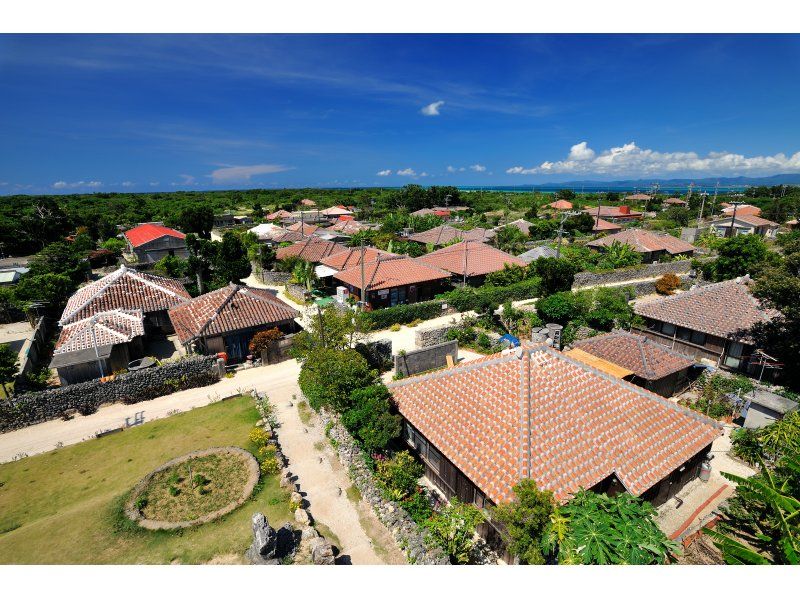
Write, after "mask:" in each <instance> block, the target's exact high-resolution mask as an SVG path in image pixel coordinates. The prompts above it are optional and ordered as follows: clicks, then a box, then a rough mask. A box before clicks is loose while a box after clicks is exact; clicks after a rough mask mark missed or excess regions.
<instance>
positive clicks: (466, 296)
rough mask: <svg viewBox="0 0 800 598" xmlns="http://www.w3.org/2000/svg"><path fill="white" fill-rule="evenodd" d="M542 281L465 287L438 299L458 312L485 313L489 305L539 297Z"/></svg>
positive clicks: (536, 278) (534, 278)
mask: <svg viewBox="0 0 800 598" xmlns="http://www.w3.org/2000/svg"><path fill="white" fill-rule="evenodd" d="M540 288H541V279H540V278H538V277H532V278H527V279H525V280H523V281H521V282H517V283H514V284H510V285H507V286H502V287H496V286H492V285H484V286H482V287H480V288H477V289H475V288H472V287H463V288H460V289H454V290H452V291H448V292H447V293H444V294H442V295H439V296H438V297H437V298H438V299H442V300H443V301H445V302H447V303H448V304H450V305H452V306H453V307H454V308H455V309H457V310H458V311H462V312H463V311H469V310H475V311H477V312H479V313H484V312H485V311H486V307H487V306H488V305H501V304H503V303H505V302H506V301H519V300H522V299H533V298H534V297H537V296H538V295H539V291H540Z"/></svg>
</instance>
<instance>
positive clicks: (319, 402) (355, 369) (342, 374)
mask: <svg viewBox="0 0 800 598" xmlns="http://www.w3.org/2000/svg"><path fill="white" fill-rule="evenodd" d="M377 377H378V376H377V372H376V371H374V370H371V369H370V367H369V364H368V363H367V360H366V359H364V357H362V356H361V354H360V353H359V352H358V351H356V350H355V349H345V350H336V349H318V350H316V351H312V352H311V353H309V354H308V356H307V357H306V359H305V361H304V362H303V365H302V367H301V368H300V377H299V379H298V382H299V384H300V390H302V391H303V394H304V395H305V396H306V398H307V399H308V402H309V404H310V405H311V406H312V407H313V408H314V409H320V408H321V407H330V408H331V409H333V410H334V411H336V412H338V413H342V412H344V411H345V410H347V409H349V408H350V407H351V406H352V402H351V398H350V397H351V394H352V393H353V391H355V390H356V389H359V388H364V387H367V386H371V385H372V384H374V383H375V381H376V380H377Z"/></svg>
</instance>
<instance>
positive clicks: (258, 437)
mask: <svg viewBox="0 0 800 598" xmlns="http://www.w3.org/2000/svg"><path fill="white" fill-rule="evenodd" d="M248 438H249V439H250V442H252V443H253V444H255V445H256V446H257V447H258V448H261V447H263V446H264V445H266V444H267V443H268V442H269V441H270V439H271V438H272V434H270V433H269V432H267V431H266V430H264V429H263V428H253V429H252V430H250V434H249V436H248Z"/></svg>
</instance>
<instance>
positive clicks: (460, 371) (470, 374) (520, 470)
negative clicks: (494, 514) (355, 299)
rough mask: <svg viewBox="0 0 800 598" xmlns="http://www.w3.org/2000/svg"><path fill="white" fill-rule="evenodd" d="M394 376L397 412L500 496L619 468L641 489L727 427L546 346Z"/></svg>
mask: <svg viewBox="0 0 800 598" xmlns="http://www.w3.org/2000/svg"><path fill="white" fill-rule="evenodd" d="M520 353H521V356H517V354H516V353H509V354H497V355H491V356H488V357H485V358H482V359H477V360H475V361H471V362H467V363H463V364H459V365H457V366H455V367H453V368H450V369H447V370H442V371H439V372H435V373H431V374H427V375H422V376H417V377H412V378H407V379H405V380H401V381H398V382H393V383H391V384H389V388H390V390H391V392H392V394H393V396H394V399H395V401H396V403H397V405H398V408H399V410H400V413H401V414H402V415H403V417H405V418H406V419H407V420H408V421H409V422H410V423H411V424H412V425H413V426H414V427H415V428H417V429H418V430H419V431H420V432H421V433H422V434H423V435H425V436H426V437H427V438H428V440H429V441H430V442H431V443H432V444H433V445H434V446H436V447H437V448H438V449H439V450H440V451H441V452H442V454H444V455H445V456H446V457H447V458H448V459H450V461H452V462H453V464H454V465H455V466H456V467H457V468H458V469H459V470H461V471H462V472H463V473H464V474H465V475H466V476H467V477H468V478H469V479H470V480H472V482H473V483H475V484H476V485H477V486H478V487H479V488H480V489H481V490H482V491H484V492H485V493H486V495H487V496H488V497H489V498H490V499H491V500H492V501H494V502H502V501H509V500H512V499H513V491H512V487H513V486H514V485H515V484H516V483H517V482H519V480H520V479H523V478H527V477H530V478H533V479H534V480H535V481H536V483H537V485H538V486H539V487H540V488H544V489H547V490H551V491H553V493H554V495H555V497H556V498H557V499H558V500H561V501H564V500H567V499H568V498H569V496H570V495H571V494H573V493H574V492H576V491H577V490H578V489H579V488H582V487H583V488H590V487H592V486H594V485H595V484H597V483H598V482H600V481H602V480H604V479H605V478H607V477H608V476H610V475H611V474H615V475H616V476H617V477H618V478H619V479H620V481H621V482H622V483H623V484H624V486H625V488H626V489H627V490H628V491H629V492H630V493H631V494H633V495H635V496H639V495H640V494H642V493H643V492H645V491H646V490H648V489H649V488H650V487H652V486H653V485H655V484H656V483H658V482H659V481H660V480H661V479H663V478H665V477H666V476H668V475H669V474H670V473H671V472H672V471H673V470H675V469H676V468H678V467H680V466H681V465H682V464H683V463H685V462H686V461H687V460H689V459H690V458H692V457H693V456H694V455H695V454H697V453H698V452H699V451H701V450H703V449H704V448H705V447H706V446H708V445H709V444H711V442H713V441H714V439H715V438H717V437H718V436H719V435H720V434H721V433H722V430H721V427H720V426H719V424H717V423H716V422H714V421H712V420H709V419H707V418H705V417H703V416H701V415H699V414H697V413H694V412H692V411H689V410H688V409H685V408H683V407H680V406H678V405H676V404H675V403H672V402H670V401H667V400H665V399H663V398H662V397H659V396H657V395H655V394H653V393H651V392H648V391H646V390H644V389H642V388H639V387H637V386H634V385H632V384H629V383H628V382H625V381H622V380H617V379H615V378H613V377H611V376H608V375H607V374H603V373H602V372H600V371H598V370H595V369H593V368H590V367H589V366H587V365H585V364H582V363H580V362H577V361H575V360H573V359H570V358H569V357H567V356H565V355H564V354H562V353H560V352H558V351H555V350H553V349H552V348H549V347H545V346H542V345H540V346H536V347H531V346H527V347H524V348H523V349H522V350H520Z"/></svg>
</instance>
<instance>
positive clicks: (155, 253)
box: [123, 222, 189, 264]
mask: <svg viewBox="0 0 800 598" xmlns="http://www.w3.org/2000/svg"><path fill="white" fill-rule="evenodd" d="M123 234H124V236H125V241H127V243H128V253H130V254H133V255H134V256H136V260H137V261H138V262H140V263H143V264H153V263H155V262H157V261H158V260H160V259H161V258H163V257H166V256H168V255H171V256H175V257H179V258H181V259H187V258H188V257H189V250H188V249H186V235H184V234H183V233H182V232H180V231H177V230H175V229H172V228H168V227H166V226H163V225H161V224H154V223H151V222H148V223H146V224H140V225H139V226H136V227H134V228H132V229H130V230H126V231H125V232H124V233H123Z"/></svg>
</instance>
